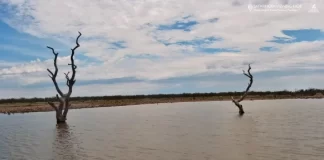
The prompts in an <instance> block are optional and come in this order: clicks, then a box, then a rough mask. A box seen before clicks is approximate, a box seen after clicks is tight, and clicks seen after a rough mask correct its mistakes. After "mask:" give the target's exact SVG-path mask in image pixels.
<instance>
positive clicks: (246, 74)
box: [232, 64, 253, 115]
mask: <svg viewBox="0 0 324 160" xmlns="http://www.w3.org/2000/svg"><path fill="white" fill-rule="evenodd" d="M250 70H251V66H250V64H249V69H248V71H247V72H248V73H246V72H245V71H244V70H243V74H244V75H245V76H247V77H248V78H250V82H249V84H248V86H247V88H246V90H245V92H244V94H243V95H242V96H241V98H240V99H238V100H235V99H234V98H233V97H232V102H233V103H234V104H235V105H236V106H237V107H238V108H239V114H240V115H243V114H244V109H243V106H242V105H241V104H240V102H241V101H243V100H244V98H245V97H246V96H247V94H248V93H249V90H250V88H251V86H252V83H253V76H252V74H251V72H250Z"/></svg>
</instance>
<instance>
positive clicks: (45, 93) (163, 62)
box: [0, 0, 324, 98]
mask: <svg viewBox="0 0 324 160" xmlns="http://www.w3.org/2000/svg"><path fill="white" fill-rule="evenodd" d="M257 5H268V6H269V5H286V6H288V7H289V6H290V7H294V6H295V8H292V9H282V8H281V10H278V8H273V10H265V9H264V8H263V9H262V8H261V9H260V6H257ZM248 6H250V7H248ZM251 6H253V7H254V8H253V7H252V8H251ZM296 6H297V7H296ZM298 6H299V7H298ZM266 7H267V6H266ZM268 9H269V8H268ZM275 9H277V10H275ZM314 10H315V11H318V12H312V11H314ZM323 16H324V0H276V1H275V0H163V1H162V0H159V1H158V0H91V1H89V0H0V35H1V37H0V98H20V97H26V98H31V97H49V96H55V95H56V91H55V88H54V85H53V83H52V81H51V79H50V78H49V77H48V72H47V70H46V69H47V68H49V69H52V70H53V69H54V66H53V57H54V55H53V54H52V52H51V50H49V49H48V48H46V46H50V47H53V48H54V49H55V51H57V52H59V58H58V67H59V73H58V77H57V81H58V83H59V85H60V87H61V88H62V90H63V91H65V92H66V91H67V86H66V85H65V77H64V73H65V72H68V71H69V70H70V66H68V63H69V62H70V60H69V58H70V57H69V56H70V54H71V48H73V47H74V46H75V38H76V37H77V36H78V31H80V32H81V33H82V36H81V38H80V40H79V43H80V45H81V46H80V47H79V48H78V49H77V50H76V54H75V57H74V58H75V59H76V62H75V63H76V65H77V66H78V68H77V74H76V83H75V85H74V90H73V93H72V96H103V95H133V94H160V93H163V94H167V93H195V92H227V91H243V90H245V88H246V87H247V84H248V82H249V79H248V78H247V77H245V76H244V75H243V74H242V70H247V68H248V64H251V67H252V69H251V73H252V75H253V76H254V83H253V85H252V87H251V90H254V91H268V90H269V91H274V90H284V89H286V90H296V89H307V88H324V72H323V71H324V21H323Z"/></svg>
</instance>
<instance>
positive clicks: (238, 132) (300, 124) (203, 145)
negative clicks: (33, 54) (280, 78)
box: [0, 100, 324, 160]
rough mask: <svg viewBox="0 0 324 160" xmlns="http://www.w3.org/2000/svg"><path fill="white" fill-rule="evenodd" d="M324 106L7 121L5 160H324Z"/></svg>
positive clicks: (0, 123)
mask: <svg viewBox="0 0 324 160" xmlns="http://www.w3.org/2000/svg"><path fill="white" fill-rule="evenodd" d="M323 102H324V100H276V101H246V102H243V104H244V106H245V110H246V112H247V113H246V114H245V115H244V116H243V117H239V116H238V115H237V108H235V106H234V105H233V104H232V103H231V102H229V101H228V102H196V103H170V104H159V105H156V104H153V105H141V106H124V107H113V108H96V109H81V110H71V111H70V112H69V117H68V125H62V126H56V124H55V120H54V112H45V113H28V114H15V115H10V116H8V115H0V159H6V160H7V159H9V160H11V159H14V160H25V159H29V160H38V159H39V160H49V159H53V160H61V159H65V160H70V159H71V160H73V159H78V160H82V159H89V160H92V159H97V160H100V159H102V160H107V159H116V160H188V159H190V160H208V159H217V160H254V159H260V160H276V159H278V160H284V159H289V160H291V159H293V160H306V159H307V160H323V159H324V105H323Z"/></svg>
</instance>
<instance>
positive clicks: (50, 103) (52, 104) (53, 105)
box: [47, 102, 58, 112]
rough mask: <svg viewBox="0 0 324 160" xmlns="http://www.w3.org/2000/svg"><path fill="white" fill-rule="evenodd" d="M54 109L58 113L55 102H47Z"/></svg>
mask: <svg viewBox="0 0 324 160" xmlns="http://www.w3.org/2000/svg"><path fill="white" fill-rule="evenodd" d="M47 103H48V104H49V105H50V106H51V107H52V108H54V110H55V111H56V112H57V111H58V110H57V107H56V106H55V104H54V103H53V102H47Z"/></svg>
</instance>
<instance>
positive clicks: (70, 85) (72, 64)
mask: <svg viewBox="0 0 324 160" xmlns="http://www.w3.org/2000/svg"><path fill="white" fill-rule="evenodd" d="M81 35H82V34H81V32H79V36H78V37H77V38H76V40H75V43H76V46H75V47H74V48H73V49H71V51H72V53H71V64H69V65H71V69H72V76H71V78H70V79H69V85H68V86H69V92H68V96H70V95H71V94H72V87H73V85H74V83H75V81H76V80H75V73H76V71H75V70H76V68H77V66H76V65H75V64H74V58H73V57H74V53H75V50H76V49H77V48H79V47H80V44H79V38H80V37H81Z"/></svg>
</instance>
